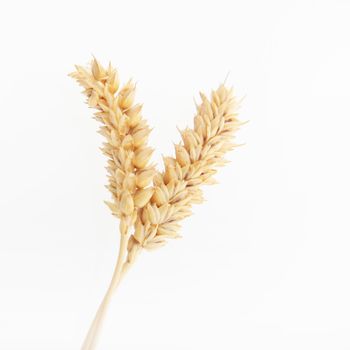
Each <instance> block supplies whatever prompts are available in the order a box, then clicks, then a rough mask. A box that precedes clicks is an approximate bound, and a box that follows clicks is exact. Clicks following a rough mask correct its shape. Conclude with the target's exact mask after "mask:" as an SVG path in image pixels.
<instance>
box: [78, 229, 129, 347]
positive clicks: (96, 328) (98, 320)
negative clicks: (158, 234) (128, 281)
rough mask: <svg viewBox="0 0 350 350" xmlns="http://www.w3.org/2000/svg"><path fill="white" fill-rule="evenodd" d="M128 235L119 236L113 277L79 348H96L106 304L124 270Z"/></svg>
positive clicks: (106, 307)
mask: <svg viewBox="0 0 350 350" xmlns="http://www.w3.org/2000/svg"><path fill="white" fill-rule="evenodd" d="M127 243H128V236H127V235H124V234H122V235H121V237H120V247H119V255H118V260H117V264H116V266H115V269H114V273H113V277H112V280H111V283H110V285H109V287H108V290H107V292H106V294H105V296H104V298H103V300H102V303H101V305H100V307H99V309H98V311H97V313H96V316H95V318H94V320H93V322H92V324H91V326H90V329H89V331H88V334H87V336H86V338H85V341H84V344H83V346H82V348H81V350H94V349H95V348H96V343H97V339H98V337H99V334H100V330H101V328H102V323H103V321H104V318H105V316H106V313H107V309H108V305H109V303H110V301H111V299H112V295H113V293H114V291H115V290H116V288H117V287H118V285H119V283H120V281H121V278H122V277H123V275H124V273H125V271H124V270H123V265H124V259H125V255H126V251H127Z"/></svg>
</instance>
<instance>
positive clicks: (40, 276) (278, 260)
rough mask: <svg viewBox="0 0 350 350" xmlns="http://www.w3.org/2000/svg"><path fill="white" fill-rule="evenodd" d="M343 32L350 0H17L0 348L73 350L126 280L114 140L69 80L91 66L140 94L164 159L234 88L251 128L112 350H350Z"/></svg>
mask: <svg viewBox="0 0 350 350" xmlns="http://www.w3.org/2000/svg"><path fill="white" fill-rule="evenodd" d="M349 18H350V2H349V1H346V0H344V1H338V0H332V1H219V0H216V1H198V2H196V1H173V2H167V1H158V2H156V1H143V2H142V1H139V2H136V1H75V2H74V1H72V2H59V1H57V2H50V1H41V2H40V1H11V2H10V1H8V2H3V3H2V4H1V8H0V36H1V55H0V61H1V62H0V63H1V64H0V110H1V124H0V160H1V169H0V180H1V181H0V213H1V214H0V215H1V218H0V349H2V350H12V349H23V350H26V349H32V350H44V349H45V350H55V349H57V350H58V349H59V350H65V349H67V350H70V349H72V350H75V349H79V348H80V346H81V343H82V340H83V338H84V336H85V334H86V332H87V329H88V326H89V324H90V322H91V321H92V318H93V316H94V313H95V311H96V309H97V306H98V304H99V303H100V301H101V299H102V296H103V294H104V292H105V290H106V288H107V285H108V283H109V280H110V277H111V274H112V270H113V267H114V264H115V260H116V256H117V249H118V232H117V231H118V223H117V221H116V220H115V219H114V218H113V217H112V216H111V215H110V213H109V211H108V209H107V208H106V206H105V205H104V203H103V200H106V199H108V198H109V194H108V192H107V190H106V189H105V188H104V184H105V183H106V177H105V175H106V174H105V169H104V166H105V159H104V158H103V156H102V155H101V153H100V151H99V149H98V148H99V146H100V145H101V142H102V137H101V136H99V135H98V134H97V133H96V129H97V124H96V122H95V121H94V120H93V119H92V118H91V110H89V109H88V108H87V106H86V105H85V104H84V103H83V100H84V98H83V96H82V95H81V94H80V88H79V87H78V86H77V85H76V83H75V82H74V81H73V80H72V79H70V78H69V77H67V74H68V73H69V72H70V71H72V69H73V64H75V63H77V64H86V63H87V62H88V61H89V60H90V59H91V54H94V55H96V57H97V58H99V59H100V60H101V61H102V62H103V63H104V64H106V63H108V61H109V60H111V61H112V63H113V64H114V65H115V66H116V67H117V68H118V70H119V72H120V75H121V78H122V79H123V81H126V80H127V79H128V78H129V77H130V76H132V77H134V78H135V79H136V80H137V81H138V94H137V100H138V101H141V102H144V103H145V105H144V114H145V116H146V118H147V119H148V121H149V123H150V125H151V126H152V127H154V130H153V132H152V135H151V141H150V143H151V145H152V146H154V147H155V148H156V154H155V160H157V161H159V160H160V156H161V154H162V153H163V154H170V153H171V152H172V142H177V141H178V140H179V136H178V132H177V130H176V126H179V127H180V128H183V127H185V126H186V125H188V124H189V125H191V123H192V118H193V115H194V104H193V97H195V98H197V96H198V91H199V90H203V91H205V92H209V91H210V89H212V88H215V87H217V86H218V84H219V83H220V82H222V81H223V80H224V79H225V77H226V75H227V73H228V72H230V75H229V78H228V81H229V83H230V84H232V85H233V86H234V88H235V91H236V94H237V95H238V96H239V97H245V99H244V102H243V106H242V108H241V119H242V120H249V121H250V122H249V123H248V124H247V125H245V126H244V127H243V129H242V130H241V131H240V132H239V134H238V139H237V140H238V142H242V143H246V145H245V146H244V147H240V148H238V149H236V150H235V151H234V152H232V153H231V154H229V156H228V158H229V159H230V160H231V161H232V162H231V163H230V164H229V165H228V166H227V167H225V168H223V169H221V171H220V173H219V175H218V176H217V179H218V180H219V182H220V184H219V185H216V186H214V187H208V188H206V190H205V195H206V198H207V202H205V203H204V204H203V205H201V206H197V207H195V209H194V213H195V214H194V215H193V216H192V217H191V218H189V219H187V220H186V221H185V222H184V224H183V228H182V234H183V236H184V238H183V239H182V240H179V241H172V242H170V243H169V244H168V245H167V246H166V247H164V248H162V249H161V250H159V251H155V252H152V253H147V252H145V253H144V254H142V256H141V257H140V259H139V260H138V261H137V264H136V265H135V266H134V268H133V269H132V271H131V272H130V274H129V275H128V276H127V278H126V279H125V280H124V281H123V283H122V285H121V287H120V289H119V291H118V293H117V297H116V298H115V300H114V302H113V304H112V305H111V309H110V312H109V314H108V318H107V321H106V324H105V328H104V330H103V333H102V338H101V343H100V347H99V349H102V350H112V349H124V350H129V349H141V348H142V349H152V350H156V349H170V350H175V349H176V350H177V349H223V350H226V349H235V350H255V349H259V350H260V349H268V350H280V349H283V350H289V349H293V350H294V349H298V350H304V349H305V350H314V349H315V350H316V349H317V350H323V349H327V350H328V349H329V350H334V349H336V350H340V349H350V337H349V334H350V317H349V315H350V298H349V295H350V283H349V278H350V277H349V268H350V254H349V249H350V247H349V246H350V230H349V228H350V227H349V226H350V225H349V217H348V215H349V198H350V186H349V178H350V171H349V170H350V168H349V150H350V140H349V132H350V130H349V128H350V123H349V120H350V101H349V98H350V88H349V81H350V68H349V67H350V44H349V33H350V20H349Z"/></svg>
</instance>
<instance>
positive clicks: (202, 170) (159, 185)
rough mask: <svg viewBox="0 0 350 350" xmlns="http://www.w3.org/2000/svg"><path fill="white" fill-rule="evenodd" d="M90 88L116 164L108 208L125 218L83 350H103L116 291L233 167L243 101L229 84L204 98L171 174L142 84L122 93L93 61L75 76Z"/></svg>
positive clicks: (112, 74) (171, 160)
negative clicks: (153, 144) (155, 138)
mask: <svg viewBox="0 0 350 350" xmlns="http://www.w3.org/2000/svg"><path fill="white" fill-rule="evenodd" d="M70 76H71V77H73V78H74V79H76V80H77V82H78V83H79V85H81V86H82V87H83V88H84V91H83V93H84V94H85V95H86V96H87V103H88V105H89V107H91V108H94V109H95V110H96V112H95V113H94V116H95V119H96V120H98V121H99V122H100V124H101V126H100V129H99V132H100V133H101V134H102V135H103V136H104V137H105V142H104V143H103V148H102V151H103V153H104V154H105V155H106V157H107V159H108V161H107V162H108V166H107V171H108V185H107V188H108V189H109V191H110V192H111V194H112V199H111V201H110V202H106V204H107V205H108V207H109V208H110V210H111V212H112V214H113V215H114V216H116V217H117V218H118V219H119V230H120V248H119V256H118V260H117V264H116V267H115V270H114V274H113V278H112V281H111V283H110V286H109V288H108V290H107V293H106V295H105V297H104V299H103V301H102V303H101V305H100V308H99V309H98V311H97V314H96V316H95V319H94V321H93V323H92V325H91V327H90V329H89V332H88V334H87V336H86V339H85V341H84V344H83V346H82V350H92V349H95V348H96V344H97V337H98V335H99V331H100V328H101V324H102V321H103V319H104V316H105V314H106V310H107V306H108V304H109V302H110V300H111V297H112V295H113V292H114V291H115V289H116V287H117V285H118V284H119V282H120V280H121V278H122V277H123V276H124V274H125V273H126V271H127V270H128V269H129V268H130V266H131V265H132V264H133V263H134V261H135V258H136V256H137V255H138V254H139V253H140V251H141V250H142V248H144V249H148V250H150V249H155V248H158V247H161V246H163V245H164V244H165V243H166V241H167V240H168V239H170V238H178V237H179V234H178V232H179V229H180V221H181V220H182V219H184V218H186V217H187V216H189V215H191V207H192V205H193V204H196V203H201V202H202V201H203V196H202V190H201V187H202V185H205V184H213V183H215V180H214V179H213V175H214V174H215V173H216V172H217V170H216V168H217V167H220V166H223V165H224V164H226V163H227V161H226V160H225V159H224V158H223V157H224V155H225V153H226V152H228V151H230V150H232V149H233V148H234V147H235V146H237V145H235V144H234V143H233V138H234V133H235V132H236V130H238V128H239V127H240V125H242V123H241V122H239V120H238V119H237V108H238V102H237V100H236V99H235V97H234V96H233V92H232V89H228V88H227V87H226V86H225V85H224V84H222V85H220V86H219V88H218V89H217V90H215V91H212V93H211V96H210V97H206V96H205V95H204V94H202V93H201V94H200V97H201V103H200V104H199V105H198V106H197V110H196V115H195V117H194V125H193V128H186V129H184V130H182V131H181V132H180V133H181V138H182V141H181V142H180V143H179V144H177V145H175V157H164V158H163V161H164V171H163V172H160V171H158V170H157V169H156V167H155V165H154V164H152V163H150V160H151V156H152V152H153V150H152V149H151V148H150V147H148V146H147V141H148V137H149V134H150V131H151V129H150V128H149V126H148V124H147V121H146V120H145V119H144V118H143V116H142V105H141V104H136V103H135V102H134V96H135V84H134V83H133V82H132V81H131V80H130V81H129V82H127V83H126V84H125V85H123V86H122V87H120V85H119V78H118V73H117V71H116V70H115V69H114V68H113V67H112V66H111V64H109V66H108V67H107V68H105V67H103V66H102V65H101V64H100V63H99V62H98V61H97V60H96V59H93V61H92V62H91V65H89V67H87V68H84V67H82V66H76V70H75V72H73V73H71V74H70Z"/></svg>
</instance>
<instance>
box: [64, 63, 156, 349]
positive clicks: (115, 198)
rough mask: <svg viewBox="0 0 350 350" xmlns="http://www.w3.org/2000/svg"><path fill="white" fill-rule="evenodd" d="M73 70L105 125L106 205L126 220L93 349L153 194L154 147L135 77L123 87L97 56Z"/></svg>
mask: <svg viewBox="0 0 350 350" xmlns="http://www.w3.org/2000/svg"><path fill="white" fill-rule="evenodd" d="M70 75H71V77H73V78H75V79H76V80H77V81H78V83H79V84H80V85H81V86H82V87H83V88H84V94H85V95H86V96H87V102H88V105H89V106H90V107H92V108H95V109H96V110H97V112H95V118H96V119H97V120H98V121H99V122H100V123H101V124H102V125H101V127H100V130H99V132H100V133H101V134H102V135H103V136H104V137H105V139H106V142H105V143H104V144H103V148H102V151H103V153H104V154H105V155H106V156H107V158H108V166H107V171H108V180H109V184H108V185H107V188H108V189H109V190H110V192H111V193H112V201H111V202H106V204H107V205H108V206H109V208H110V209H111V211H112V214H113V215H115V216H117V217H118V218H119V219H120V224H119V229H120V235H121V236H120V248H119V257H118V260H117V265H116V267H115V270H114V274H113V277H112V281H111V283H110V286H109V288H108V291H107V293H106V295H105V297H104V299H103V301H102V303H101V306H100V308H99V310H98V312H97V314H96V317H95V319H94V322H93V323H92V325H91V328H90V330H89V332H88V335H87V337H86V339H85V342H84V345H83V348H82V349H84V350H85V349H86V350H87V349H93V348H94V346H95V345H94V344H95V342H96V338H97V334H98V330H99V328H100V324H101V322H102V319H103V317H104V315H105V312H106V309H107V305H108V303H109V301H110V298H111V295H112V293H113V291H114V290H115V288H116V287H117V285H118V283H119V281H120V278H121V277H122V266H123V263H124V258H125V255H126V252H127V242H128V238H129V230H130V227H132V226H133V225H134V223H135V222H136V218H137V212H138V208H139V207H140V203H141V202H144V203H146V202H147V201H148V200H149V198H150V197H151V196H152V194H153V189H152V188H151V187H148V185H149V184H150V182H151V181H152V178H153V176H154V174H155V169H154V165H149V164H148V163H149V160H150V157H151V155H152V152H153V151H152V149H151V148H149V147H147V139H148V135H149V133H150V128H149V127H148V125H147V122H146V121H145V120H144V119H143V118H142V115H141V110H142V106H141V105H139V104H134V94H135V84H133V83H132V82H131V81H129V82H128V83H127V84H126V85H124V86H123V87H122V88H121V89H119V79H118V74H117V72H116V70H115V69H113V68H112V66H111V65H109V66H108V68H107V69H105V68H103V67H102V66H101V64H100V63H99V62H98V61H97V60H96V59H94V60H93V61H92V63H91V66H90V67H89V68H88V69H85V68H84V67H81V66H76V71H75V72H73V73H71V74H70ZM141 204H142V203H141ZM129 255H130V256H131V254H130V252H129ZM134 255H135V254H134Z"/></svg>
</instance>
